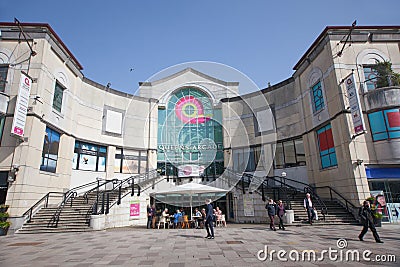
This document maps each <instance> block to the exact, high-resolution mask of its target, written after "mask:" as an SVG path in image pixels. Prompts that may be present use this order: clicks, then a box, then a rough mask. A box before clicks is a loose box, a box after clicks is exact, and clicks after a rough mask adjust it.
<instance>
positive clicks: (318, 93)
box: [312, 81, 325, 112]
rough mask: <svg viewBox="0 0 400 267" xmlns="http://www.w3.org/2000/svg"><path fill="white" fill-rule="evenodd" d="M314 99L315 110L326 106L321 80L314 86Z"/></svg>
mask: <svg viewBox="0 0 400 267" xmlns="http://www.w3.org/2000/svg"><path fill="white" fill-rule="evenodd" d="M312 100H313V104H314V110H315V111H316V112H317V111H319V110H321V109H323V108H324V106H325V103H324V95H323V92H322V85H321V81H319V82H317V83H316V84H315V85H314V86H313V87H312Z"/></svg>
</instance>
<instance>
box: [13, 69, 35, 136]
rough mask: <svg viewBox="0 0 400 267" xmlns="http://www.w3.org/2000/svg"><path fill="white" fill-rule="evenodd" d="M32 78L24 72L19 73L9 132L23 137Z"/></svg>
mask: <svg viewBox="0 0 400 267" xmlns="http://www.w3.org/2000/svg"><path fill="white" fill-rule="evenodd" d="M31 87H32V80H31V78H29V77H28V76H27V75H26V74H24V73H21V80H20V82H19V90H18V95H17V102H16V104H15V110H14V119H13V124H12V127H11V134H14V135H17V136H20V137H23V136H24V130H25V123H26V114H27V112H28V104H29V96H30V93H31Z"/></svg>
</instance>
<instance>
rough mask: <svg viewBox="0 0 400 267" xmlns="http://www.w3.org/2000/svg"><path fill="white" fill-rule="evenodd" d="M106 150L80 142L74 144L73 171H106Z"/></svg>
mask: <svg viewBox="0 0 400 267" xmlns="http://www.w3.org/2000/svg"><path fill="white" fill-rule="evenodd" d="M106 158H107V148H106V147H103V146H98V145H94V144H90V143H84V142H80V141H76V142H75V151H74V158H73V165H72V167H73V169H75V170H85V171H99V172H104V171H106Z"/></svg>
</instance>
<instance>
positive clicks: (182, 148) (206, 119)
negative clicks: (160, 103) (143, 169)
mask: <svg viewBox="0 0 400 267" xmlns="http://www.w3.org/2000/svg"><path fill="white" fill-rule="evenodd" d="M222 140H223V137H222V113H221V109H217V108H214V106H213V103H212V101H211V99H210V97H209V96H208V95H207V94H206V93H204V92H203V91H201V90H199V89H196V88H193V87H185V88H181V89H178V90H177V91H175V92H174V93H173V94H172V95H171V96H170V98H169V100H168V102H167V104H166V106H165V107H159V110H158V154H157V168H158V169H159V171H160V172H161V174H163V175H172V176H177V177H185V176H186V177H189V176H191V177H192V176H193V177H198V176H204V177H206V178H209V177H212V178H215V177H218V175H220V174H221V173H222V172H223V167H224V158H223V142H222Z"/></svg>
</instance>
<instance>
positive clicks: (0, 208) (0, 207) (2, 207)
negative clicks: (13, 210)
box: [0, 204, 9, 213]
mask: <svg viewBox="0 0 400 267" xmlns="http://www.w3.org/2000/svg"><path fill="white" fill-rule="evenodd" d="M8 207H9V206H8V205H4V204H2V205H0V213H3V212H6V211H7V210H8Z"/></svg>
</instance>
